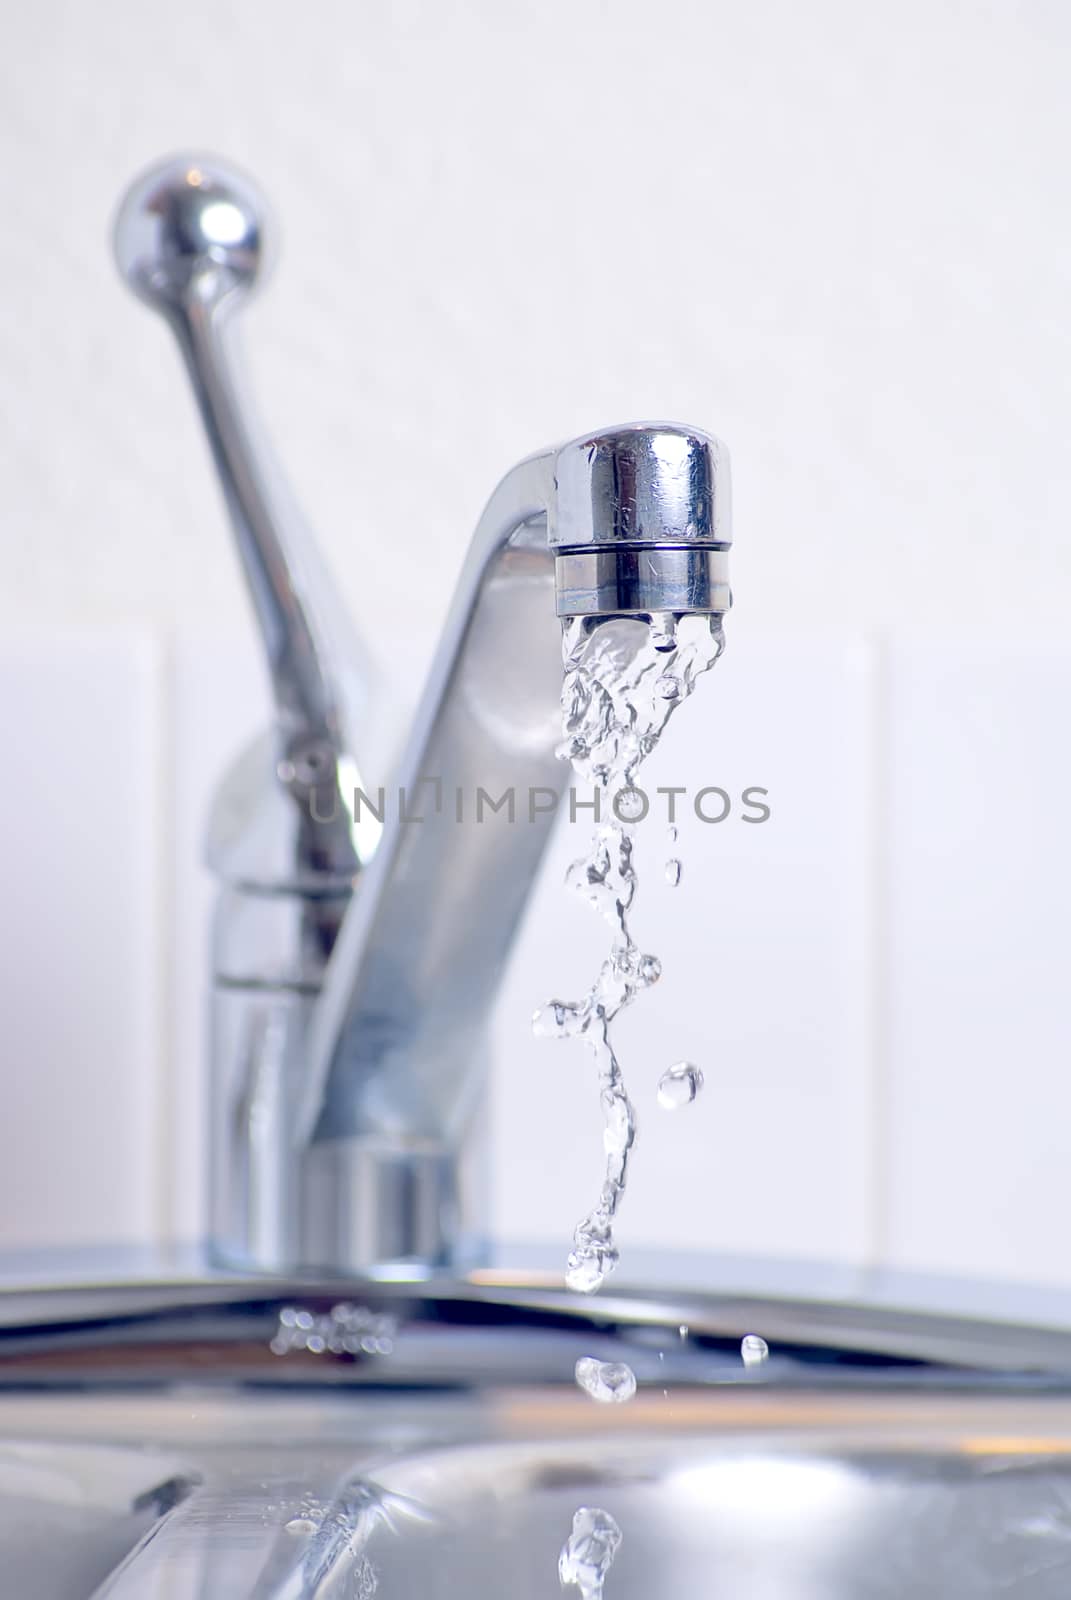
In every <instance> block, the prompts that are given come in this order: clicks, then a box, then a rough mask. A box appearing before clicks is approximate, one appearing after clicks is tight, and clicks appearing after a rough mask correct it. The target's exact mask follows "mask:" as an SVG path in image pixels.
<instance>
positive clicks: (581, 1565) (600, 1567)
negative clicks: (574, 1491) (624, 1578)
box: [558, 1506, 621, 1600]
mask: <svg viewBox="0 0 1071 1600" xmlns="http://www.w3.org/2000/svg"><path fill="white" fill-rule="evenodd" d="M620 1544H621V1529H620V1528H619V1527H618V1525H617V1523H616V1522H615V1521H614V1519H613V1517H612V1516H611V1515H610V1513H609V1512H608V1511H600V1510H598V1509H596V1508H595V1507H592V1506H581V1507H580V1509H579V1511H577V1512H576V1513H575V1515H574V1517H573V1531H572V1533H571V1534H570V1535H569V1537H568V1539H567V1540H566V1541H565V1543H564V1544H563V1545H562V1553H561V1555H560V1556H559V1557H558V1578H559V1580H560V1582H561V1585H562V1588H563V1589H564V1588H565V1587H566V1585H567V1584H575V1585H576V1587H577V1588H578V1589H579V1590H580V1593H581V1596H582V1597H583V1600H599V1596H600V1595H601V1594H602V1586H603V1584H604V1583H605V1582H606V1574H607V1573H608V1572H609V1570H610V1568H611V1566H612V1565H613V1560H614V1557H615V1556H616V1554H617V1552H618V1548H619V1546H620Z"/></svg>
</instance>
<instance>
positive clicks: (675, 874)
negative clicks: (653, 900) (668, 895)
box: [666, 856, 681, 889]
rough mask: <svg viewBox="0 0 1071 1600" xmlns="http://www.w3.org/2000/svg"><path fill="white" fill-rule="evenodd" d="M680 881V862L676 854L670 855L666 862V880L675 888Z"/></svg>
mask: <svg viewBox="0 0 1071 1600" xmlns="http://www.w3.org/2000/svg"><path fill="white" fill-rule="evenodd" d="M680 881H681V864H680V862H679V861H678V859H677V857H676V856H671V857H670V859H669V860H668V861H667V862H666V882H667V883H668V884H669V886H670V888H671V889H675V888H676V887H677V885H678V884H679V883H680Z"/></svg>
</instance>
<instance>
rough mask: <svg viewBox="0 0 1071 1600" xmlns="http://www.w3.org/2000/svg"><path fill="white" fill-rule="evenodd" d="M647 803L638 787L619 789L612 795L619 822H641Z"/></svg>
mask: <svg viewBox="0 0 1071 1600" xmlns="http://www.w3.org/2000/svg"><path fill="white" fill-rule="evenodd" d="M649 803H650V802H649V801H648V799H647V796H646V795H645V794H644V793H643V792H642V791H641V790H639V789H633V788H628V789H619V790H618V792H617V794H616V795H615V796H614V812H615V814H616V816H617V817H618V819H619V820H620V821H621V822H641V821H642V820H643V818H644V816H645V815H646V814H647V807H648V805H649Z"/></svg>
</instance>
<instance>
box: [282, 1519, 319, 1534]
mask: <svg viewBox="0 0 1071 1600" xmlns="http://www.w3.org/2000/svg"><path fill="white" fill-rule="evenodd" d="M319 1526H320V1524H319V1523H318V1522H313V1520H312V1518H311V1517H291V1518H290V1521H289V1522H288V1523H287V1525H286V1531H287V1533H292V1534H294V1535H295V1537H296V1536H297V1535H298V1534H308V1533H315V1532H316V1530H317V1528H318V1527H319Z"/></svg>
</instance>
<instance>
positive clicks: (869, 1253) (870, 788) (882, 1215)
mask: <svg viewBox="0 0 1071 1600" xmlns="http://www.w3.org/2000/svg"><path fill="white" fill-rule="evenodd" d="M871 652H872V653H871V664H872V666H871V683H870V695H869V699H870V733H869V740H868V745H869V749H868V754H867V766H868V781H867V813H868V817H867V832H868V835H869V837H868V840H867V856H868V876H869V892H868V897H867V898H868V902H869V904H868V921H869V945H870V960H869V963H868V967H869V979H868V990H869V992H868V995H867V1032H868V1034H869V1050H868V1055H869V1065H870V1074H869V1075H870V1093H869V1097H868V1117H867V1124H868V1125H867V1166H868V1169H869V1170H868V1181H867V1208H866V1219H867V1220H866V1229H865V1232H866V1259H865V1263H864V1264H865V1266H866V1268H867V1269H868V1270H869V1271H881V1270H882V1269H883V1268H885V1267H887V1265H888V1262H887V1261H886V1252H887V1250H888V1244H889V1179H890V1171H891V1168H890V1163H889V1150H888V1136H887V1126H888V1117H889V1108H890V1088H891V1085H890V1070H891V1055H890V1041H889V1024H890V1019H891V1006H890V993H889V987H890V971H889V957H890V924H889V909H890V861H889V837H890V823H891V804H890V777H891V772H890V766H891V763H890V748H889V742H890V737H891V718H890V709H891V708H890V681H889V679H890V669H891V662H890V656H889V642H888V640H887V638H886V637H885V636H884V635H879V636H876V637H875V638H874V639H873V640H872V641H871Z"/></svg>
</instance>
